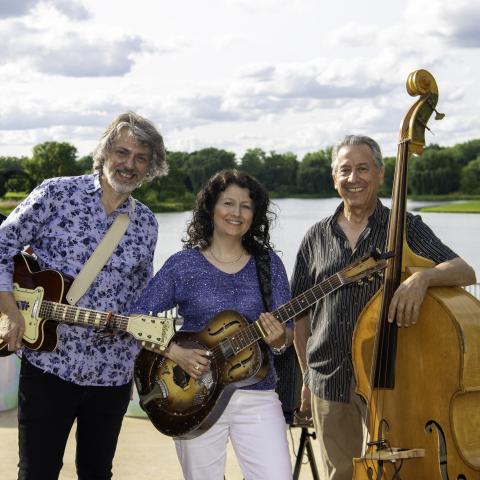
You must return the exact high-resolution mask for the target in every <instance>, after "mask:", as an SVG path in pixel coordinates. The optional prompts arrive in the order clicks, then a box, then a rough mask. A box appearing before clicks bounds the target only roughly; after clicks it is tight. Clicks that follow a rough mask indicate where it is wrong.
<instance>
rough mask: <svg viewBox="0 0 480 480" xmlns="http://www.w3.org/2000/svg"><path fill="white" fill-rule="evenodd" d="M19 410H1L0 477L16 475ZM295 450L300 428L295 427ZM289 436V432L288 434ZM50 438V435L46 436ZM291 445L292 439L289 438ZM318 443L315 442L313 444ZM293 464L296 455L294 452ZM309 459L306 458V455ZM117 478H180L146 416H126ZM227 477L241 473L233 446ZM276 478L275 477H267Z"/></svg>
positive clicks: (305, 472) (70, 475)
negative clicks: (17, 416)
mask: <svg viewBox="0 0 480 480" xmlns="http://www.w3.org/2000/svg"><path fill="white" fill-rule="evenodd" d="M16 415H17V411H16V410H8V411H4V412H0V478H1V480H14V479H16V478H17V477H16V475H17V461H18V449H17V418H16ZM290 431H291V436H292V437H293V444H294V447H295V451H296V449H297V448H298V443H299V437H300V432H301V430H300V429H299V428H292V429H291V430H290ZM288 436H289V437H290V433H289V434H288ZM46 440H47V439H46ZM289 441H290V445H291V446H292V439H291V438H289ZM314 447H315V446H314ZM291 457H292V464H294V463H295V456H294V454H293V452H292V454H291ZM73 459H74V438H73V434H72V435H71V436H70V439H69V441H68V445H67V451H66V453H65V460H64V461H65V464H64V467H63V470H62V474H61V475H60V479H61V480H75V479H76V475H75V467H74V463H73ZM305 460H306V459H305ZM113 473H114V479H115V480H133V479H134V480H181V479H182V473H181V469H180V466H179V464H178V461H177V456H176V454H175V447H174V446H173V442H172V440H171V439H170V438H169V437H166V436H164V435H162V434H160V433H159V432H158V431H157V430H155V428H154V427H153V426H152V425H151V424H150V422H149V420H147V419H145V418H133V417H125V420H124V424H123V428H122V432H121V434H120V438H119V444H118V448H117V454H116V457H115V461H114V467H113ZM225 477H226V479H227V480H241V479H242V475H241V472H240V469H239V467H238V465H237V462H236V460H235V456H234V453H233V450H232V448H231V446H230V445H229V449H228V454H227V468H226V472H225ZM312 478H313V477H312V474H311V470H310V466H309V464H308V463H307V464H305V465H303V466H302V468H301V474H300V479H301V480H311V479H312ZM264 480H274V479H264Z"/></svg>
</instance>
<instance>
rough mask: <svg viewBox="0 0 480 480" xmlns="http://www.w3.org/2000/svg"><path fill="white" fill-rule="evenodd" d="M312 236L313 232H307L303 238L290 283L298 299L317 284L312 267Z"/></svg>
mask: <svg viewBox="0 0 480 480" xmlns="http://www.w3.org/2000/svg"><path fill="white" fill-rule="evenodd" d="M311 235H312V230H310V231H309V232H307V234H306V235H305V237H304V238H303V240H302V243H301V244H300V248H299V249H298V253H297V257H296V259H295V265H294V267H293V274H292V279H291V282H290V287H291V290H292V296H293V297H298V295H300V294H302V293H303V292H305V290H308V289H309V288H311V287H313V285H314V283H315V280H314V279H312V275H311V267H310V266H311V265H312V263H313V262H312V259H311V249H310V247H309V246H310V238H311Z"/></svg>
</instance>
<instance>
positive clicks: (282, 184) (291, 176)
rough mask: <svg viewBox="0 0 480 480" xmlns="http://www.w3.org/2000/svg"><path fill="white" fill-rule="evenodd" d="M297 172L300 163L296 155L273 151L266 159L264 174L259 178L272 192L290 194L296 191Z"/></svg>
mask: <svg viewBox="0 0 480 480" xmlns="http://www.w3.org/2000/svg"><path fill="white" fill-rule="evenodd" d="M297 170H298V161H297V156H296V155H295V154H293V153H290V152H287V153H276V152H273V151H272V152H270V153H269V154H268V155H267V156H266V157H265V164H264V168H263V173H262V175H261V176H260V178H258V177H257V178H258V180H260V181H261V182H262V183H263V184H264V185H265V187H266V188H267V189H268V190H270V191H274V192H276V193H277V194H290V193H293V192H292V190H294V189H295V184H296V178H297ZM292 186H293V188H292Z"/></svg>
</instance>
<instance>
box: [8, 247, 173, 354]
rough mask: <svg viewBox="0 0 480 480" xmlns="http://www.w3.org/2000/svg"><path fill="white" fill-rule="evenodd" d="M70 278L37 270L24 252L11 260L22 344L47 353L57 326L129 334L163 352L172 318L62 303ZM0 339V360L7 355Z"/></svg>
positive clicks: (55, 336) (54, 272) (171, 331)
mask: <svg viewBox="0 0 480 480" xmlns="http://www.w3.org/2000/svg"><path fill="white" fill-rule="evenodd" d="M71 283H72V278H70V277H68V276H66V275H62V274H61V273H60V272H57V271H55V270H40V267H39V266H38V263H37V262H36V260H35V258H34V257H33V256H31V255H28V254H25V253H23V252H22V253H19V254H18V255H15V257H14V273H13V296H14V297H15V300H16V302H17V306H18V309H19V310H20V312H21V313H22V315H23V317H24V319H25V332H24V334H23V339H22V345H23V346H25V347H27V348H29V349H31V350H40V351H47V352H51V351H53V350H55V348H56V346H57V342H58V334H57V328H58V325H59V324H60V323H68V324H70V325H81V326H90V327H95V328H98V329H102V328H105V329H107V331H108V330H121V331H125V332H128V333H130V334H131V335H132V336H133V337H135V338H136V339H137V340H139V341H140V342H141V344H142V346H144V347H147V348H152V349H155V350H156V351H159V352H161V351H163V350H165V348H166V347H167V346H168V344H169V342H170V340H171V339H172V337H173V335H174V334H175V326H174V319H172V318H163V317H160V316H156V317H155V316H148V315H130V316H125V315H116V314H112V313H104V312H97V311H95V310H90V309H88V308H80V307H76V306H72V305H68V304H66V300H65V295H66V293H67V292H68V289H69V287H70V284H71ZM11 353H13V352H10V351H9V350H8V348H7V344H6V343H5V342H4V341H3V340H0V357H5V356H7V355H10V354H11Z"/></svg>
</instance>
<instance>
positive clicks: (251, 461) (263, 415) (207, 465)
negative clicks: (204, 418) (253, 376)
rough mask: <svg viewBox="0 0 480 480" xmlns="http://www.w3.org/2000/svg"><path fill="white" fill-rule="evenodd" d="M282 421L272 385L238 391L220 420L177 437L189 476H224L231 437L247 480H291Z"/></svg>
mask: <svg viewBox="0 0 480 480" xmlns="http://www.w3.org/2000/svg"><path fill="white" fill-rule="evenodd" d="M286 430H287V427H286V423H285V419H284V417H283V413H282V406H281V403H280V400H279V399H278V395H277V394H276V392H274V391H273V390H268V391H255V390H237V391H236V392H235V393H234V394H233V396H232V398H231V399H230V402H229V403H228V405H227V408H226V409H225V411H224V412H223V414H222V416H221V417H220V418H219V419H218V421H217V422H216V423H215V424H214V425H213V426H212V427H211V428H210V429H209V430H207V431H206V432H205V433H203V434H202V435H200V436H199V437H197V438H192V439H190V440H175V446H176V448H177V456H178V459H179V461H180V464H181V466H182V470H183V475H184V477H185V479H187V480H223V478H224V477H223V476H224V472H225V462H226V449H227V442H228V437H230V439H231V442H232V445H233V449H234V450H235V454H236V456H237V460H238V463H239V465H240V468H241V470H242V473H243V476H244V478H245V480H273V479H275V480H291V478H292V467H291V464H290V453H289V450H288V441H287V434H286Z"/></svg>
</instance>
